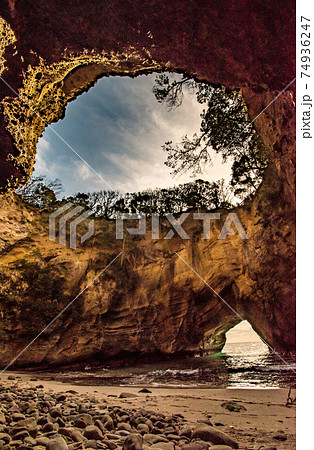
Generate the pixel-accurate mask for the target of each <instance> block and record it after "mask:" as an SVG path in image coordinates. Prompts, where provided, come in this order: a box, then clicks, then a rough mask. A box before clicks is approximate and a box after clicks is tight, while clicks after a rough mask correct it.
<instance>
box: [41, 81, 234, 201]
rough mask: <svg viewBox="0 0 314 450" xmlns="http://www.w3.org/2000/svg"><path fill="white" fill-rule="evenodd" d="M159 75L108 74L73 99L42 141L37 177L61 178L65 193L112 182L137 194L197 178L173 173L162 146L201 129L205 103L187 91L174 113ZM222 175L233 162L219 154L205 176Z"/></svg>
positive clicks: (114, 185)
mask: <svg viewBox="0 0 314 450" xmlns="http://www.w3.org/2000/svg"><path fill="white" fill-rule="evenodd" d="M174 76H177V77H179V75H174ZM154 79H155V74H151V75H142V76H139V77H136V78H134V79H132V78H129V77H104V78H102V79H101V80H99V81H98V82H97V84H96V85H95V86H94V87H93V88H91V89H90V90H89V91H88V92H86V93H84V94H82V95H80V96H79V97H78V98H77V99H76V100H75V101H73V102H71V103H69V104H68V106H67V108H66V114H65V118H64V119H63V120H59V121H58V122H57V123H53V124H51V125H49V127H47V128H46V130H45V132H44V134H43V137H42V138H40V139H39V142H38V145H37V156H36V164H35V173H34V175H35V176H36V175H46V176H47V177H48V178H49V179H55V178H60V179H61V181H62V184H63V186H64V195H66V196H68V195H71V194H73V193H75V192H79V191H80V192H92V191H96V190H102V189H110V188H109V186H110V187H111V188H113V189H117V190H119V191H121V192H133V191H139V190H143V189H147V188H155V187H169V186H173V185H174V184H179V183H183V182H187V181H192V180H193V178H191V177H190V174H185V175H182V176H179V177H176V178H173V177H172V176H171V174H170V169H169V168H168V167H166V166H165V165H164V161H165V160H166V154H165V152H164V151H163V150H162V148H161V146H162V144H163V143H164V142H166V141H169V140H172V141H173V142H179V141H180V138H181V137H182V136H183V135H184V134H187V135H188V136H192V134H193V133H195V132H198V131H199V127H200V121H201V118H200V113H201V111H202V108H203V107H202V105H200V104H199V103H197V101H196V98H195V96H191V95H189V94H188V93H186V94H185V96H184V101H183V104H182V105H181V106H180V107H179V108H177V109H175V110H172V111H169V110H168V109H167V107H166V106H165V105H162V104H159V103H158V102H157V100H156V99H155V96H154V94H153V92H152V88H153V84H154ZM54 131H55V132H57V133H58V134H59V135H60V136H62V138H63V139H64V140H65V141H66V142H67V143H68V144H69V145H70V146H71V147H72V148H73V149H74V150H75V151H76V152H77V153H78V154H79V155H80V156H81V157H82V158H83V159H84V160H85V161H87V162H88V164H89V165H90V166H91V167H92V168H93V169H94V170H95V171H96V172H97V173H99V174H100V176H101V177H102V179H103V180H105V182H107V183H108V184H109V186H108V184H106V183H105V182H104V181H103V180H102V179H100V178H99V177H98V176H97V175H96V174H95V173H94V172H93V171H92V170H91V169H90V168H89V167H88V166H87V165H86V164H85V163H84V162H83V161H82V160H81V159H80V158H79V157H78V156H77V155H76V154H75V153H74V152H73V151H72V150H71V149H70V148H69V147H68V146H67V145H66V144H65V143H64V142H62V140H61V139H60V138H59V137H58V136H57V135H56V134H55V133H54ZM223 177H224V178H227V179H229V178H230V164H222V163H221V159H220V158H218V159H217V161H216V162H215V163H214V165H213V167H209V168H208V170H207V172H206V173H205V174H204V175H203V176H202V178H203V179H206V180H215V179H219V178H223Z"/></svg>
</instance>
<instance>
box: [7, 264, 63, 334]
mask: <svg viewBox="0 0 314 450" xmlns="http://www.w3.org/2000/svg"><path fill="white" fill-rule="evenodd" d="M63 285H64V282H63V280H62V279H61V278H60V277H58V276H57V274H53V273H52V272H51V268H50V267H48V266H42V265H41V264H40V263H39V262H37V261H33V262H29V261H26V260H25V259H22V260H19V261H16V263H15V264H14V266H13V267H11V268H10V269H8V270H7V272H2V273H0V305H1V311H2V314H3V317H4V319H5V320H4V321H3V322H7V321H12V320H15V319H17V320H18V322H17V323H19V324H20V325H21V326H22V328H23V330H24V331H25V333H27V334H28V335H29V336H30V337H33V336H36V335H37V334H38V333H39V332H40V331H42V330H43V328H45V326H46V325H48V323H49V322H50V321H51V320H52V319H53V318H54V317H55V316H56V315H57V314H58V312H59V311H61V309H62V305H63V307H64V305H65V304H66V303H67V302H68V301H69V299H68V298H66V297H65V295H64V291H63Z"/></svg>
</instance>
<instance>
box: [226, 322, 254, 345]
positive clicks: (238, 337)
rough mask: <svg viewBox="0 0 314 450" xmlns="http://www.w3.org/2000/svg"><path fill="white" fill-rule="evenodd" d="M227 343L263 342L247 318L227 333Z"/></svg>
mask: <svg viewBox="0 0 314 450" xmlns="http://www.w3.org/2000/svg"><path fill="white" fill-rule="evenodd" d="M226 337H227V342H226V343H227V344H232V343H241V342H262V341H261V339H260V337H259V336H258V334H257V333H255V331H254V330H253V328H252V327H251V325H250V324H249V322H248V321H247V320H243V322H240V323H239V324H238V325H236V326H235V327H233V328H231V330H229V331H228V333H226Z"/></svg>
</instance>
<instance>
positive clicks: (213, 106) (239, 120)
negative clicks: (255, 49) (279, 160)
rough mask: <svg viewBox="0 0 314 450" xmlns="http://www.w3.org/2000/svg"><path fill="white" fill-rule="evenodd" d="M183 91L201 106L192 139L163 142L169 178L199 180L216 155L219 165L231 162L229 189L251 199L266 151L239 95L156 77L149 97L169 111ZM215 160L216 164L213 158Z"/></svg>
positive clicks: (217, 88)
mask: <svg viewBox="0 0 314 450" xmlns="http://www.w3.org/2000/svg"><path fill="white" fill-rule="evenodd" d="M184 86H186V87H187V90H188V91H189V92H191V91H193V92H195V93H196V96H197V101H198V102H199V103H201V104H206V107H207V109H204V110H203V112H202V113H201V118H202V121H201V127H200V132H199V133H195V134H194V135H193V136H192V138H189V137H188V136H187V135H185V136H183V137H182V139H181V142H179V143H177V144H174V143H173V142H172V141H168V142H166V143H165V144H164V145H163V146H162V147H163V149H164V150H165V151H166V152H167V160H166V162H165V164H166V165H167V166H168V167H170V168H171V169H172V173H173V175H177V174H179V173H184V172H187V171H192V174H193V175H194V176H196V175H199V174H200V173H202V172H203V171H204V170H205V167H206V166H208V165H209V164H210V163H211V162H212V161H213V156H212V154H213V151H214V152H215V153H217V154H221V156H222V160H223V162H226V161H227V159H228V158H232V160H233V165H232V180H231V186H232V188H233V190H234V192H235V193H237V195H240V196H245V195H250V194H251V193H253V192H254V191H255V190H256V189H257V187H258V186H259V184H260V182H261V180H262V176H263V173H264V170H265V168H266V166H267V157H266V150H265V147H264V145H263V144H262V142H261V140H260V139H259V137H258V135H257V133H256V131H255V129H254V127H253V124H252V123H251V122H250V120H249V116H248V111H247V108H246V105H245V103H244V100H243V98H242V95H241V93H240V92H239V91H231V92H229V91H227V90H226V89H225V88H224V87H223V86H222V87H213V86H210V85H207V84H205V83H197V82H196V81H195V80H193V79H191V78H189V77H186V76H185V77H182V79H181V80H179V81H177V80H174V81H172V82H170V79H169V76H168V75H165V74H161V75H157V76H156V80H155V86H154V88H153V92H154V94H155V97H156V99H157V101H158V102H160V103H165V104H166V105H167V106H168V107H169V108H173V107H178V106H180V105H181V103H182V99H183V93H184V89H183V88H184ZM214 159H216V158H214Z"/></svg>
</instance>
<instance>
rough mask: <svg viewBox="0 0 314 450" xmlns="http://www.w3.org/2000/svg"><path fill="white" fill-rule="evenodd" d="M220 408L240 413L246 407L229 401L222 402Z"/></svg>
mask: <svg viewBox="0 0 314 450" xmlns="http://www.w3.org/2000/svg"><path fill="white" fill-rule="evenodd" d="M221 407H222V408H225V409H227V410H228V411H231V412H240V411H246V407H245V406H243V405H241V404H240V403H239V402H235V401H230V402H224V403H222V404H221Z"/></svg>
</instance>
